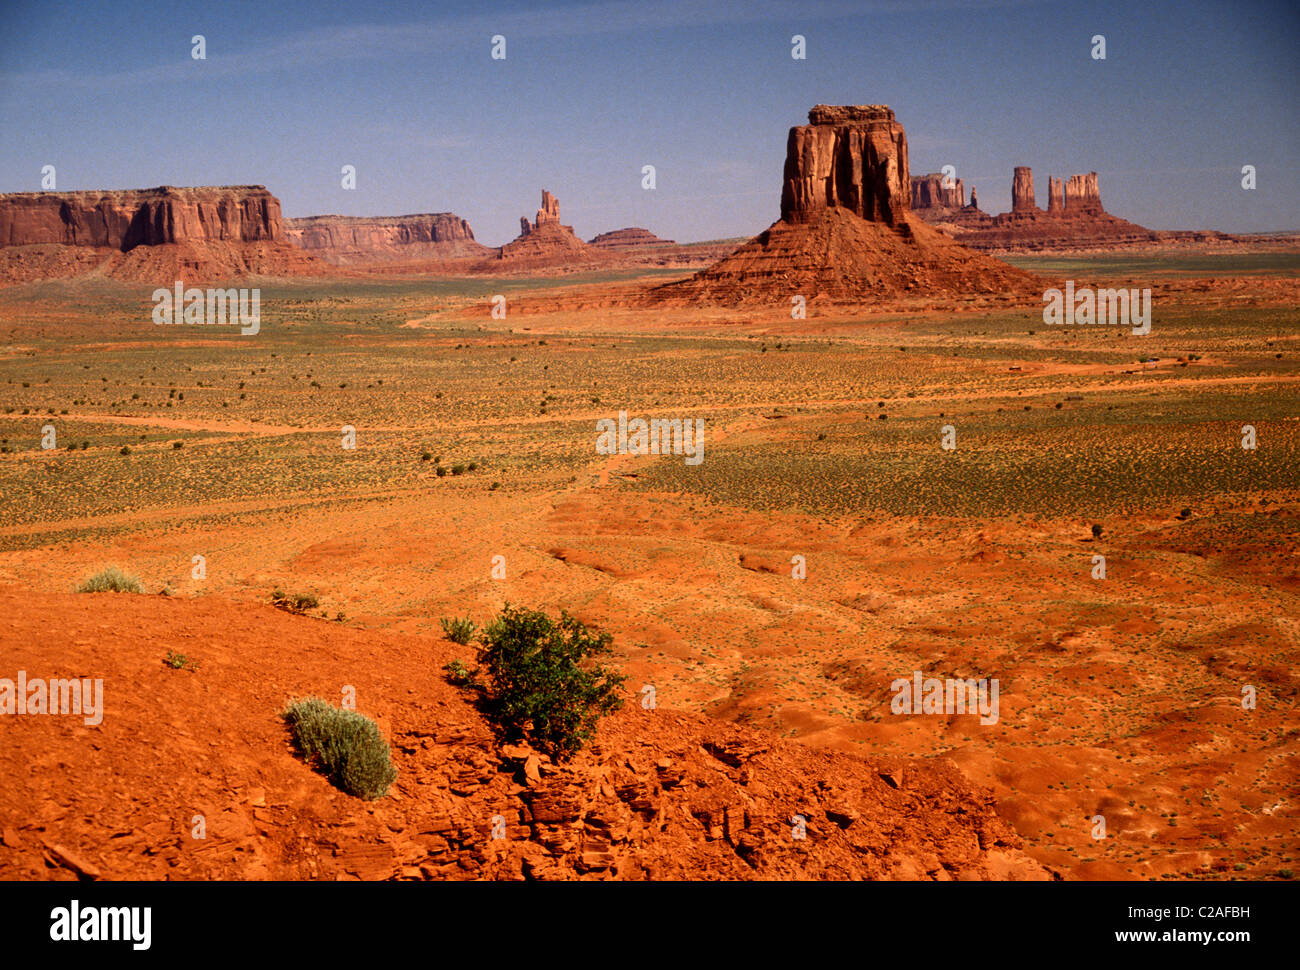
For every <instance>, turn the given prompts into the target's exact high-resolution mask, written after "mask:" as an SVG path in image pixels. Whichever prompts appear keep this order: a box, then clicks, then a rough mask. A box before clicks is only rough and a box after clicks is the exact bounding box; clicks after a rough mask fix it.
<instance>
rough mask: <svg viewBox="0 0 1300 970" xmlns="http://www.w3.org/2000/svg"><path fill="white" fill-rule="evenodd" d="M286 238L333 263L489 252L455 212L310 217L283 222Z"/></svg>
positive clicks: (428, 257)
mask: <svg viewBox="0 0 1300 970" xmlns="http://www.w3.org/2000/svg"><path fill="white" fill-rule="evenodd" d="M284 231H285V238H286V239H288V241H289V242H291V243H293V244H294V245H296V246H298V247H300V248H302V249H305V250H307V251H308V252H311V253H316V254H318V255H320V256H321V257H322V258H324V259H326V260H328V261H329V262H331V263H339V264H355V263H366V262H375V261H392V260H401V259H458V258H463V257H470V256H478V257H483V256H487V255H488V254H490V253H491V250H490V249H489V248H488V247H487V246H484V245H483V244H482V243H480V242H478V241H477V240H475V238H474V230H472V229H471V228H470V225H469V223H468V222H466V221H465V220H464V219H462V218H460V216H458V215H456V214H455V213H452V212H422V213H415V214H412V215H404V216H375V217H368V216H336V215H325V216H309V217H307V218H303V219H285V220H284Z"/></svg>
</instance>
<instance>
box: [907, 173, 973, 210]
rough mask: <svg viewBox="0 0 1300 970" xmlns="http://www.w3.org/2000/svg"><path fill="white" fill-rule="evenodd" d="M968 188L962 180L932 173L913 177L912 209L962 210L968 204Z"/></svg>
mask: <svg viewBox="0 0 1300 970" xmlns="http://www.w3.org/2000/svg"><path fill="white" fill-rule="evenodd" d="M965 198H966V186H965V185H963V184H962V181H961V179H955V180H951V179H949V178H948V177H947V176H944V175H938V174H935V173H931V174H929V175H913V176H912V208H913V209H926V208H932V207H934V208H943V209H962V208H965V205H966V203H965V202H964V201H963V200H964V199H965Z"/></svg>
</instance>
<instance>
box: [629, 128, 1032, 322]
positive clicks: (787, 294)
mask: <svg viewBox="0 0 1300 970" xmlns="http://www.w3.org/2000/svg"><path fill="white" fill-rule="evenodd" d="M808 120H809V124H807V125H801V126H798V127H795V128H792V129H790V135H789V138H788V140H787V143H786V146H787V147H786V159H785V172H784V179H783V182H782V190H781V218H780V219H779V220H778V221H777V222H775V223H773V224H772V225H771V226H770V227H768V229H767V230H765V231H764V232H762V233H760V234H759V235H758V236H755V237H754V238H753V239H751V240H749V241H748V242H747V243H745V244H744V245H742V246H741V247H740V248H739V249H737V250H736V251H735V252H734V253H732V254H731V255H730V256H728V257H727V258H725V259H723V260H722V261H721V262H718V263H715V264H714V265H713V266H710V267H709V268H708V269H705V270H703V271H701V272H699V273H697V274H696V275H695V276H693V277H691V278H690V279H688V280H683V281H681V282H678V283H670V284H668V285H666V286H661V287H656V288H654V289H653V290H650V291H649V292H648V293H647V299H649V300H651V301H661V300H669V301H678V300H679V301H683V302H711V303H722V304H737V303H746V302H772V301H777V302H782V301H788V300H790V299H791V298H792V297H794V296H803V297H804V298H805V299H806V300H808V301H812V300H814V299H817V298H818V297H823V298H825V299H827V300H830V301H836V302H838V301H847V302H857V301H861V300H863V299H866V298H872V297H880V296H899V295H909V296H917V297H928V296H936V295H945V296H946V295H953V294H960V295H962V296H967V295H971V294H986V295H989V294H992V295H997V296H1000V297H1007V296H1010V297H1013V298H1020V297H1027V296H1028V295H1030V294H1031V293H1033V292H1041V289H1040V284H1039V283H1038V281H1037V280H1036V279H1035V278H1034V277H1032V276H1030V275H1029V274H1027V273H1024V272H1022V271H1020V270H1017V269H1014V268H1013V267H1011V266H1008V265H1006V264H1005V263H1002V262H1000V261H998V260H996V259H992V258H990V257H988V256H984V255H981V254H979V253H975V252H972V251H971V250H969V249H966V248H965V247H963V246H960V245H958V244H957V243H955V242H954V241H953V240H952V239H950V238H949V237H948V236H945V235H944V234H943V233H941V232H939V231H937V230H935V229H933V228H931V227H930V226H928V225H926V224H925V223H924V222H922V221H921V220H919V219H917V218H916V217H915V216H913V215H912V214H911V211H910V207H911V196H912V191H913V189H912V180H911V178H910V176H909V174H908V160H907V135H906V133H905V132H904V131H903V126H902V125H901V124H899V123H898V122H897V121H896V120H895V119H894V112H893V111H892V110H891V109H890V108H888V107H886V106H885V105H878V104H877V105H845V106H828V105H817V106H816V107H814V108H813V109H812V110H811V111H810V112H809V113H808ZM789 305H790V304H789V303H788V302H787V303H785V306H786V307H788V306H789Z"/></svg>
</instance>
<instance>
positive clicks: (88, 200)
mask: <svg viewBox="0 0 1300 970" xmlns="http://www.w3.org/2000/svg"><path fill="white" fill-rule="evenodd" d="M283 238H284V233H283V228H282V225H281V218H280V200H279V199H277V198H276V197H275V196H273V195H272V194H271V193H270V192H268V191H267V190H266V188H265V187H264V186H261V185H224V186H203V187H195V188H176V187H174V186H170V185H163V186H159V187H158V188H153V189H132V190H124V191H105V192H12V193H7V194H3V195H0V246H32V245H39V244H44V243H56V244H59V245H63V246H92V247H98V248H111V249H118V250H122V251H123V252H125V251H128V250H131V249H134V248H135V247H136V246H159V245H164V244H167V243H213V242H236V243H248V242H278V241H280V240H282V239H283Z"/></svg>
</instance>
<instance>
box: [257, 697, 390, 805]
mask: <svg viewBox="0 0 1300 970" xmlns="http://www.w3.org/2000/svg"><path fill="white" fill-rule="evenodd" d="M282 716H283V717H284V719H285V721H286V722H287V723H288V724H289V726H290V727H291V728H292V729H293V738H294V742H295V743H296V744H297V745H298V750H299V751H301V752H302V754H303V757H305V758H306V759H307V761H308V762H315V763H316V765H317V766H318V767H319V768H320V770H321V771H323V772H324V773H325V775H326V776H327V777H328V778H329V779H330V780H331V781H332V782H334V784H336V785H338V786H339V787H340V788H342V789H343V790H344V791H345V792H347V793H348V794H349V795H356V796H357V797H358V798H368V799H374V798H382V797H383V796H384V795H385V794H386V793H387V792H388V786H389V785H391V784H392V783H393V781H394V780H395V779H396V778H397V769H396V768H394V767H393V765H392V762H391V761H390V759H389V749H388V742H387V741H385V740H384V736H383V735H382V734H380V733H379V727H378V726H377V725H376V724H375V722H374V721H372V720H370V718H368V717H366V716H364V715H362V714H358V713H357V712H356V711H348V710H344V709H343V708H340V707H334V706H333V705H332V704H330V703H329V702H328V701H324V700H322V699H321V698H319V697H305V698H303V699H302V700H297V701H294V702H293V703H291V704H290V705H289V706H288V707H287V708H286V709H285V711H284V713H283V715H282Z"/></svg>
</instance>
